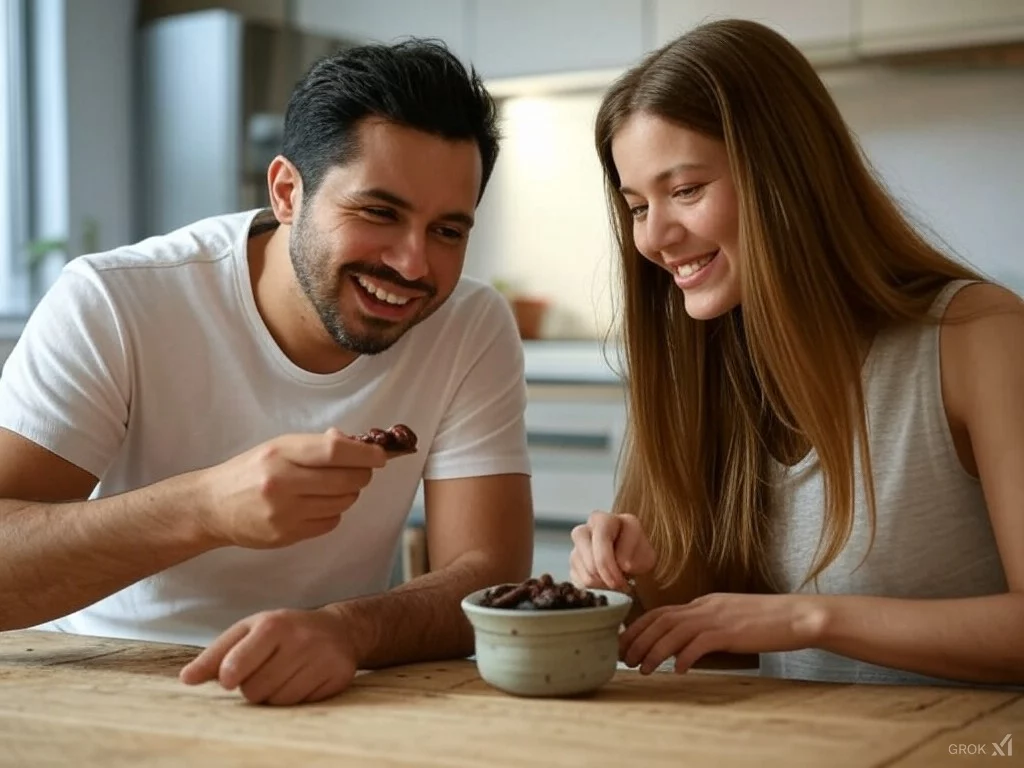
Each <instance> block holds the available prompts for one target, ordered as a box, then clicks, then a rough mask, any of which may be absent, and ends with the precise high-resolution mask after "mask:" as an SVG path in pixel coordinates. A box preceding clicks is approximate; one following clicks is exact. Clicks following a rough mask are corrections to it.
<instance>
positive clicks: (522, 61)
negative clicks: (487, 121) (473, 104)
mask: <svg viewBox="0 0 1024 768" xmlns="http://www.w3.org/2000/svg"><path fill="white" fill-rule="evenodd" d="M643 12H644V2H643V1H642V0H475V2H473V3H472V4H471V5H470V36H471V40H472V59H473V64H474V65H475V66H476V67H477V69H478V70H479V71H480V73H481V74H482V75H483V76H484V77H485V78H505V77H519V76H526V75H539V74H551V73H561V72H579V71H586V70H602V69H621V68H625V67H628V66H629V65H631V64H633V63H634V62H635V61H636V60H637V59H639V58H640V56H641V55H643V52H644V50H645V48H646V47H648V42H649V41H645V40H644V19H643V15H644V14H643Z"/></svg>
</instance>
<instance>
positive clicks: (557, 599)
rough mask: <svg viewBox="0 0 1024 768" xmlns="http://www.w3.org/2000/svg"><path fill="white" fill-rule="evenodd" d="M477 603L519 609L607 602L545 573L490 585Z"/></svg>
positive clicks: (553, 607)
mask: <svg viewBox="0 0 1024 768" xmlns="http://www.w3.org/2000/svg"><path fill="white" fill-rule="evenodd" d="M480 605H481V606H483V607H485V608H505V609H514V610H523V611H536V610H539V611H564V610H567V609H571V608H596V607H597V606H599V605H608V598H607V597H605V596H604V595H598V594H595V593H593V592H591V591H590V590H587V589H577V588H576V586H575V585H574V584H573V583H572V582H571V581H563V582H560V583H556V582H555V580H554V579H553V578H552V577H551V574H549V573H545V574H543V575H542V576H541V577H540V578H538V579H527V580H526V581H524V582H522V583H520V584H502V585H500V586H497V587H492V588H491V589H488V590H487V591H486V592H485V593H484V596H483V599H482V600H481V601H480Z"/></svg>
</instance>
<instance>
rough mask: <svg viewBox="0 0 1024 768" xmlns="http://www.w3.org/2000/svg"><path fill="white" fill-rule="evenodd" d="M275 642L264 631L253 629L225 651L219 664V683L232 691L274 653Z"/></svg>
mask: <svg viewBox="0 0 1024 768" xmlns="http://www.w3.org/2000/svg"><path fill="white" fill-rule="evenodd" d="M276 647H277V644H276V643H275V642H274V640H273V638H271V637H269V636H268V635H267V634H266V633H264V632H260V631H259V630H254V631H252V632H249V633H248V634H247V635H246V636H245V637H243V638H242V639H241V640H240V641H239V642H238V643H236V644H235V646H234V647H233V648H232V649H231V650H230V651H228V652H227V654H226V655H225V656H224V660H223V661H221V664H220V674H219V675H218V679H219V680H220V684H221V685H222V686H224V688H226V689H227V690H229V691H233V690H234V689H235V688H237V687H238V686H239V685H241V684H242V683H243V682H244V681H245V680H247V679H248V678H249V677H250V676H252V675H253V674H254V673H255V672H256V671H257V670H258V669H259V668H260V667H261V666H263V665H264V664H265V663H266V662H267V659H269V658H270V657H271V655H272V654H273V653H274V649H275V648H276Z"/></svg>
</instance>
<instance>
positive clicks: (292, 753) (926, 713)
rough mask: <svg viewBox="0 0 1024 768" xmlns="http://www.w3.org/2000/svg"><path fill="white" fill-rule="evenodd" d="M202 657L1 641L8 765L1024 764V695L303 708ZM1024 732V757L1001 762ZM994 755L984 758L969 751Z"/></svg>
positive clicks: (0, 756)
mask: <svg viewBox="0 0 1024 768" xmlns="http://www.w3.org/2000/svg"><path fill="white" fill-rule="evenodd" d="M196 652H197V649H194V648H188V647H182V646H172V645H161V644H154V643H141V642H129V641H122V640H111V639H101V638H93V637H82V636H76V635H66V634H58V633H49V632H32V631H18V632H7V633H3V634H0V766H18V768H24V767H25V766H66V765H75V766H93V765H96V766H100V765H102V766H108V767H114V768H119V767H120V766H184V765H189V766H200V768H205V767H206V766H210V767H212V766H217V768H233V767H234V766H239V767H241V766H245V767H246V768H261V767H262V766H268V767H269V766H274V767H275V768H277V767H279V766H291V765H293V764H294V765H301V766H303V767H304V768H307V767H311V766H339V765H346V766H348V765H354V766H364V765H365V766H382V767H385V768H386V767H388V766H460V767H461V766H465V768H480V767H482V766H537V767H538V768H539V767H541V766H543V767H544V768H547V767H548V766H566V767H568V766H582V765H586V766H614V768H632V767H633V766H638V767H639V766H643V768H647V767H649V766H681V765H695V766H712V765H717V766H765V765H778V766H816V767H817V766H827V767H828V768H845V767H846V766H850V768H862V767H866V766H897V767H899V768H909V767H910V766H920V767H921V768H931V766H936V765H956V766H966V765H974V764H981V765H989V766H995V768H998V767H999V766H1000V765H1004V764H1005V765H1013V764H1015V762H1020V763H1021V764H1022V765H1024V759H1022V758H1021V753H1024V727H1021V726H1022V724H1024V694H1018V693H1008V692H1001V691H993V690H975V689H961V688H941V687H935V688H932V687H897V686H864V685H834V684H824V683H808V682H797V681H784V680H771V679H764V678H758V677H750V676H744V675H730V674H720V673H714V672H691V673H690V674H687V675H683V676H678V675H674V674H669V673H661V674H655V675H652V676H649V677H643V676H641V675H639V674H637V673H635V672H633V671H625V670H623V671H620V672H618V673H617V674H616V676H615V678H614V680H612V682H610V683H609V684H608V685H607V686H605V687H604V688H602V689H601V690H600V691H598V692H597V693H595V694H592V695H590V696H587V697H579V698H572V699H524V698H516V697H513V696H509V695H506V694H503V693H501V692H499V691H496V690H494V689H492V688H491V687H490V686H488V685H487V684H486V683H485V682H483V681H482V680H481V679H480V678H479V676H478V675H477V671H476V666H475V665H474V664H473V662H471V661H468V660H459V661H452V662H444V663H431V664H416V665H410V666H403V667H396V668H392V669H388V670H381V671H375V672H369V673H364V674H361V675H360V676H359V677H358V678H357V679H356V681H355V683H354V685H353V686H352V688H351V689H350V690H348V691H347V692H345V693H343V694H342V695H340V696H338V697H336V698H335V699H332V700H330V701H327V702H322V703H319V704H310V705H302V706H298V707H283V708H280V707H270V706H255V705H251V704H248V703H246V702H245V701H244V700H243V699H242V698H241V697H240V696H239V695H238V694H237V693H230V692H226V691H223V690H222V689H221V688H220V687H219V686H217V685H216V684H207V685H203V686H199V687H194V688H193V687H188V686H185V685H183V684H182V683H180V682H179V681H178V679H177V675H178V671H179V670H180V669H181V667H182V666H183V665H184V664H186V663H187V662H188V661H189V660H190V659H192V658H193V657H194V655H195V654H196ZM1014 727H1016V728H1017V730H1018V737H1019V739H1020V743H1019V744H1018V753H1017V754H1015V755H1013V756H1012V757H1011V758H1009V759H1008V760H1004V761H1003V762H1001V763H998V762H997V763H993V762H991V759H992V752H993V747H992V742H998V741H1000V740H1002V739H1003V738H1004V737H1005V736H1006V735H1007V734H1008V733H1011V732H1012V731H1013V729H1014ZM959 744H963V745H967V744H982V745H987V747H986V754H985V755H983V756H980V757H975V758H972V757H969V756H958V755H951V754H950V748H951V745H953V747H954V748H955V746H956V745H959Z"/></svg>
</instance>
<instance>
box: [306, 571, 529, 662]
mask: <svg viewBox="0 0 1024 768" xmlns="http://www.w3.org/2000/svg"><path fill="white" fill-rule="evenodd" d="M526 575H527V574H523V573H519V572H518V571H514V570H511V569H510V568H509V566H508V565H507V564H506V565H504V566H500V565H496V564H494V563H493V562H488V559H487V558H485V557H483V556H481V555H480V554H478V553H474V554H471V555H466V556H464V557H461V558H459V559H458V560H456V561H455V562H454V563H452V564H451V565H449V566H447V567H445V568H442V569H440V570H438V571H435V572H432V573H428V574H426V575H424V576H420V577H419V578H416V579H413V580H412V581H410V582H407V583H406V584H402V585H401V586H399V587H396V588H395V589H393V590H391V591H389V592H385V593H384V594H381V595H374V596H371V597H364V598H356V599H354V600H348V601H345V602H342V603H334V604H332V605H329V606H326V607H325V608H324V610H328V611H331V612H333V613H336V614H337V615H339V616H341V617H342V618H343V619H344V620H345V624H346V625H347V626H349V627H350V628H351V631H352V633H353V639H354V642H355V643H356V647H357V657H358V659H359V666H360V668H361V669H374V668H378V667H385V666H391V665H394V664H407V663H412V662H416V661H430V660H435V659H453V658H460V657H464V656H469V655H470V654H472V653H473V630H472V627H471V626H470V624H469V621H468V620H467V619H466V617H465V615H464V614H463V612H462V608H461V607H460V603H461V601H462V598H464V597H465V596H466V595H468V594H469V593H470V592H474V591H476V590H477V589H482V588H483V587H489V586H491V585H493V584H497V583H503V582H514V581H521V580H522V579H523V578H525V576H526Z"/></svg>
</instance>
